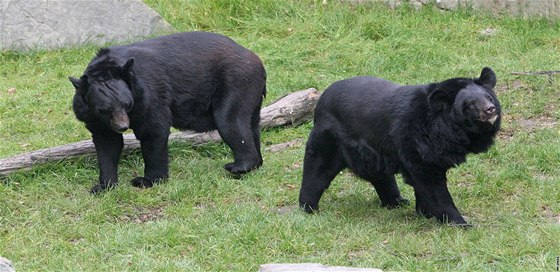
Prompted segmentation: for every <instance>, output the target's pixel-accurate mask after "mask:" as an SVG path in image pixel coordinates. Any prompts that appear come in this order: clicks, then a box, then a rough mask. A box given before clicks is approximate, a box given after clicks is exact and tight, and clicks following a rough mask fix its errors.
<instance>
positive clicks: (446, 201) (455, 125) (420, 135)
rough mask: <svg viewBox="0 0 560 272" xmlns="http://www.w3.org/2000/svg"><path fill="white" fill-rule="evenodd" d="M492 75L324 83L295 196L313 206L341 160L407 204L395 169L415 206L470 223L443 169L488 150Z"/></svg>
mask: <svg viewBox="0 0 560 272" xmlns="http://www.w3.org/2000/svg"><path fill="white" fill-rule="evenodd" d="M495 85H496V75H495V74H494V72H493V71H492V70H491V69H490V68H484V69H483V70H482V72H481V75H480V77H479V78H475V79H469V78H453V79H448V80H445V81H443V82H439V83H432V84H427V85H408V86H406V85H405V86H402V85H398V84H395V83H393V82H391V81H387V80H384V79H381V78H375V77H368V76H362V77H354V78H350V79H345V80H341V81H337V82H335V83H333V84H332V85H331V86H329V87H328V88H327V89H326V90H325V92H324V93H323V95H322V96H321V98H320V99H319V102H318V103H317V107H316V109H315V117H314V127H313V129H312V131H311V133H310V135H309V139H308V141H307V145H306V149H305V159H304V165H303V180H302V185H301V189H300V195H299V204H300V206H301V207H302V208H304V209H305V211H306V212H309V213H312V212H313V211H315V210H317V209H318V203H319V199H320V198H321V195H322V194H323V192H324V191H325V190H326V189H327V188H328V187H329V185H330V183H331V181H332V180H333V179H334V178H335V176H336V175H337V174H338V173H339V172H340V171H341V170H342V169H345V168H349V169H350V170H352V171H353V172H354V173H355V174H356V175H357V176H359V177H360V178H362V179H365V180H367V181H369V182H370V183H371V184H372V185H373V186H374V188H375V190H376V191H377V194H378V195H379V198H380V200H381V204H382V205H383V206H385V207H388V208H393V207H397V206H400V205H403V204H407V203H408V200H406V199H404V198H402V197H401V195H400V191H399V188H398V187H397V184H396V182H395V176H394V175H395V174H396V173H401V174H402V176H403V177H404V181H405V182H406V183H407V184H409V185H411V186H412V187H413V188H414V195H415V197H416V211H417V212H418V213H419V214H421V215H424V216H426V217H428V218H430V217H436V218H437V219H438V220H439V221H441V222H451V223H454V224H457V225H465V226H466V225H468V224H467V222H466V221H465V220H464V219H463V217H462V216H461V214H460V213H459V211H458V210H457V208H456V207H455V204H454V203H453V199H452V198H451V195H450V194H449V191H448V189H447V178H446V172H447V170H448V169H449V168H451V167H454V166H456V165H458V164H460V163H462V162H464V161H465V159H466V158H465V157H466V155H467V154H468V153H480V152H484V151H486V150H488V148H489V147H490V146H491V145H492V144H493V142H494V137H495V135H496V133H497V132H498V130H499V128H500V119H501V109H500V104H499V102H498V99H497V97H496V95H495V94H494V91H493V90H492V89H493V88H494V86H495Z"/></svg>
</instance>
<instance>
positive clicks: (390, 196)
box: [370, 173, 410, 209]
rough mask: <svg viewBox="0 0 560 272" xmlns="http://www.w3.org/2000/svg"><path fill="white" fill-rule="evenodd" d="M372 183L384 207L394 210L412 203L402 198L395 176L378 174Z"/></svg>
mask: <svg viewBox="0 0 560 272" xmlns="http://www.w3.org/2000/svg"><path fill="white" fill-rule="evenodd" d="M370 183H371V184H372V185H373V187H374V188H375V191H376V192H377V195H379V199H380V200H381V205H382V206H383V207H387V208H388V209H393V208H397V207H401V206H404V205H408V204H409V203H410V202H409V201H408V200H407V199H405V198H403V197H401V192H400V191H399V187H398V186H397V180H396V179H395V176H394V175H386V174H383V173H377V174H376V175H375V176H374V177H373V179H372V180H370Z"/></svg>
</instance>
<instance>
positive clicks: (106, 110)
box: [98, 109, 111, 115]
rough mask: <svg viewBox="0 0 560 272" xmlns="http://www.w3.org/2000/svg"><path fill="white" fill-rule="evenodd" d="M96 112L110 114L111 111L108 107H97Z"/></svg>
mask: <svg viewBox="0 0 560 272" xmlns="http://www.w3.org/2000/svg"><path fill="white" fill-rule="evenodd" d="M98 112H99V114H101V115H110V114H111V111H110V110H109V109H99V110H98Z"/></svg>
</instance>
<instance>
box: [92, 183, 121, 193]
mask: <svg viewBox="0 0 560 272" xmlns="http://www.w3.org/2000/svg"><path fill="white" fill-rule="evenodd" d="M115 185H116V184H114V183H109V184H105V183H97V184H95V186H93V187H92V188H91V190H89V192H90V193H91V194H94V195H96V194H99V193H102V192H103V191H106V190H110V189H112V188H113V187H115Z"/></svg>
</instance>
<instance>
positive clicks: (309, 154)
mask: <svg viewBox="0 0 560 272" xmlns="http://www.w3.org/2000/svg"><path fill="white" fill-rule="evenodd" d="M344 167H345V165H344V163H343V160H342V158H341V156H340V153H339V152H338V150H337V145H336V139H334V138H333V137H332V136H331V135H329V134H328V133H327V132H324V131H321V132H319V131H318V130H317V129H314V130H312V131H311V134H310V135H309V139H308V140H307V145H306V148H305V157H304V161H303V179H302V182H301V188H300V192H299V205H300V207H301V208H303V209H304V210H305V211H306V212H308V213H312V212H313V211H316V210H318V209H319V200H320V199H321V196H322V195H323V192H324V191H325V190H326V189H327V188H328V187H329V186H330V184H331V181H332V180H333V179H334V178H335V177H336V175H337V174H338V173H339V172H340V171H341V170H342V169H344Z"/></svg>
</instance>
